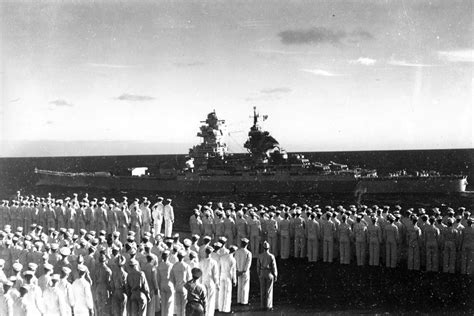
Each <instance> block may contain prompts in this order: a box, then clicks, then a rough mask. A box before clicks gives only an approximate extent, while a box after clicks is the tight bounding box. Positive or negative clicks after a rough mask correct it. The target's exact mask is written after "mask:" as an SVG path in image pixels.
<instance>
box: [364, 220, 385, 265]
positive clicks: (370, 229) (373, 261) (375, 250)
mask: <svg viewBox="0 0 474 316" xmlns="http://www.w3.org/2000/svg"><path fill="white" fill-rule="evenodd" d="M367 237H368V243H369V266H378V265H379V262H380V244H381V243H382V229H381V228H380V225H379V223H378V218H377V217H376V216H372V217H371V220H370V224H369V225H368V226H367Z"/></svg>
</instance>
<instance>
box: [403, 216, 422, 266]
mask: <svg viewBox="0 0 474 316" xmlns="http://www.w3.org/2000/svg"><path fill="white" fill-rule="evenodd" d="M411 220H412V225H408V227H407V228H406V238H407V247H408V261H407V268H408V270H416V271H419V270H420V250H421V249H420V246H421V241H422V235H421V229H420V227H419V226H418V217H417V216H416V215H412V219H411Z"/></svg>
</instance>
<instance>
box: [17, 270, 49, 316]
mask: <svg viewBox="0 0 474 316" xmlns="http://www.w3.org/2000/svg"><path fill="white" fill-rule="evenodd" d="M23 276H24V278H25V284H23V286H22V287H25V288H26V289H27V290H28V293H27V294H25V296H24V300H23V302H24V303H25V304H26V307H27V310H28V315H42V314H44V308H45V307H44V302H43V300H42V292H41V289H40V288H39V286H37V285H36V284H33V283H32V282H31V280H32V278H33V276H34V272H33V271H31V270H26V271H25V272H24V273H23Z"/></svg>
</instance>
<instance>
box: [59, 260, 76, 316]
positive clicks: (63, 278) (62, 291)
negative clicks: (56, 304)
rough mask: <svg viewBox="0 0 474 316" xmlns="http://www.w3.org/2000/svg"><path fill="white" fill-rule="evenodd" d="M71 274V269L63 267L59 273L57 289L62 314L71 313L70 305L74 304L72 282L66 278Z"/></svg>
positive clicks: (68, 314)
mask: <svg viewBox="0 0 474 316" xmlns="http://www.w3.org/2000/svg"><path fill="white" fill-rule="evenodd" d="M70 274H71V269H69V268H68V267H63V268H62V269H61V273H60V275H59V281H58V285H57V288H58V291H59V298H60V306H61V314H62V315H64V316H71V315H72V306H74V296H73V293H72V284H71V283H69V281H68V278H69V275H70Z"/></svg>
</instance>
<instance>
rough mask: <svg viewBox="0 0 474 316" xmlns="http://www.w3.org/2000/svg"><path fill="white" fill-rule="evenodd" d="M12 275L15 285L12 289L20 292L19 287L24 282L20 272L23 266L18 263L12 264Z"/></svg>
mask: <svg viewBox="0 0 474 316" xmlns="http://www.w3.org/2000/svg"><path fill="white" fill-rule="evenodd" d="M12 270H13V275H12V276H14V277H15V283H14V284H13V287H14V288H15V289H17V290H20V287H21V286H23V284H24V283H25V281H24V280H23V278H22V276H21V270H23V265H22V264H21V263H19V262H14V263H13V265H12Z"/></svg>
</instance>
